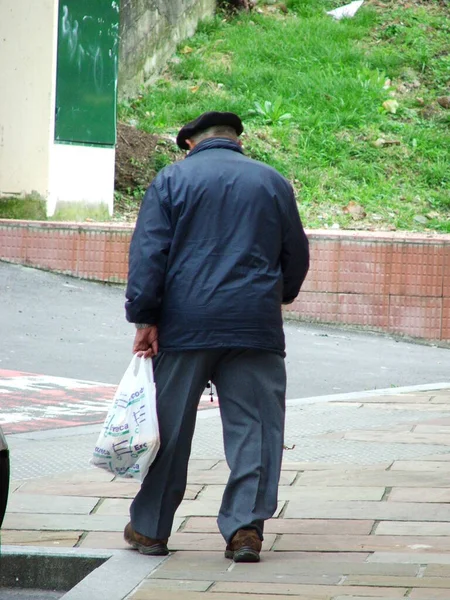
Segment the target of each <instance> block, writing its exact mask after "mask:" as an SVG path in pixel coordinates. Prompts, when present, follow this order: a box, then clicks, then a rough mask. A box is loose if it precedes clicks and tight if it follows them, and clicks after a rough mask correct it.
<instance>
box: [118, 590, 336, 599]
mask: <svg viewBox="0 0 450 600" xmlns="http://www.w3.org/2000/svg"><path fill="white" fill-rule="evenodd" d="M245 599H246V600H292V596H276V597H274V596H272V595H270V596H267V595H265V594H257V595H254V594H248V595H246V596H245ZM127 600H238V599H237V598H236V594H233V593H231V594H223V593H216V594H208V593H206V594H205V593H204V592H193V591H188V590H186V591H184V590H179V589H178V590H177V589H174V590H162V589H144V590H142V591H140V590H139V589H138V590H137V591H135V592H132V593H131V594H130V595H129V596H127ZM297 600H330V598H329V597H327V596H321V597H313V596H311V597H308V598H297Z"/></svg>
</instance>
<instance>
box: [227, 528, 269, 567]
mask: <svg viewBox="0 0 450 600" xmlns="http://www.w3.org/2000/svg"><path fill="white" fill-rule="evenodd" d="M261 546H262V542H261V539H260V537H259V535H258V533H257V532H256V530H255V529H239V530H238V531H237V532H236V533H235V534H234V536H233V539H232V540H231V542H230V543H229V544H228V545H227V548H226V550H225V558H231V559H233V560H234V562H259V553H260V552H261Z"/></svg>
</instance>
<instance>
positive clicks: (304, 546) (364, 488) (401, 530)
mask: <svg viewBox="0 0 450 600" xmlns="http://www.w3.org/2000/svg"><path fill="white" fill-rule="evenodd" d="M429 387H430V391H426V390H422V391H409V392H403V393H401V392H400V393H399V392H397V393H396V392H392V393H391V394H378V395H376V394H372V395H371V394H361V395H360V397H357V395H355V394H349V395H347V396H343V397H340V398H339V399H338V400H337V401H334V402H326V401H323V400H324V399H323V398H322V399H320V398H319V399H316V401H314V402H313V401H311V402H310V403H301V402H292V403H291V405H290V406H289V407H288V413H287V424H286V433H287V435H286V441H287V443H288V444H295V448H294V449H293V450H287V451H286V453H285V462H284V465H283V473H282V477H281V481H280V488H279V506H278V510H277V513H276V514H275V516H274V518H273V519H271V520H270V521H269V522H268V523H267V529H266V539H265V542H264V549H263V550H264V551H263V555H262V562H261V564H260V565H243V564H240V565H234V564H232V563H230V561H227V560H225V559H224V557H223V549H224V542H223V540H222V539H221V536H220V535H219V533H218V530H217V526H216V523H215V516H216V514H217V510H218V507H219V502H220V497H221V494H222V491H223V488H224V484H225V482H226V479H227V474H228V470H227V467H226V464H225V462H224V460H223V453H222V450H221V440H220V421H219V417H218V415H217V414H216V413H215V411H206V412H205V413H200V415H199V420H198V427H197V433H196V441H195V444H194V453H193V458H192V460H191V465H190V472H189V484H188V490H187V494H186V497H185V500H184V501H183V503H182V504H181V506H180V508H179V511H178V513H177V516H176V519H175V525H174V531H173V535H172V537H171V539H170V543H169V545H170V548H171V550H173V551H174V552H173V554H171V556H170V557H169V558H168V559H167V560H161V561H159V560H156V561H155V559H148V557H141V556H139V555H137V554H136V553H135V552H134V551H132V550H128V549H127V548H126V545H125V544H124V542H123V539H122V529H123V526H124V525H125V523H126V522H127V520H128V507H129V504H130V501H131V498H132V497H133V496H134V494H135V493H136V491H137V489H138V484H137V483H136V482H134V481H129V480H118V481H114V480H113V478H112V477H111V476H110V475H109V474H108V473H105V472H102V471H99V470H94V469H88V468H83V469H81V468H80V467H81V464H78V471H76V472H71V473H68V472H64V473H62V472H59V473H58V474H54V475H51V474H47V475H46V476H40V477H39V476H33V474H31V475H30V474H29V473H28V475H27V478H26V479H25V478H22V479H21V477H24V475H23V473H22V471H21V468H23V467H22V465H21V464H18V463H24V462H26V457H27V456H28V457H33V455H35V454H36V453H37V454H38V455H39V452H41V453H44V455H45V453H46V452H47V454H48V453H50V455H52V456H56V455H57V456H59V457H60V456H61V455H62V453H63V449H64V448H66V449H67V448H69V447H72V445H73V448H75V447H78V448H80V447H83V448H84V449H83V452H85V454H86V455H88V454H89V453H90V450H91V448H92V440H94V441H95V437H96V432H93V431H84V434H83V435H81V436H79V437H78V436H77V435H72V436H70V437H69V438H68V437H66V436H65V435H64V432H61V431H60V432H54V433H50V432H38V433H36V434H24V435H21V436H12V437H13V439H12V440H11V442H12V443H11V447H12V454H13V463H14V465H13V466H14V471H15V474H16V475H15V479H14V481H13V485H12V495H11V500H10V504H9V508H8V513H7V517H6V520H5V524H4V531H3V536H2V543H3V544H4V545H6V546H18V545H19V546H33V547H41V548H49V547H50V548H57V549H60V551H61V549H63V548H67V549H68V548H76V550H75V552H78V553H79V552H83V551H84V552H92V551H94V552H95V551H98V552H104V551H105V549H106V550H108V551H109V552H111V553H113V554H114V553H115V552H122V553H123V554H121V555H120V556H122V557H126V562H127V564H134V565H135V567H136V569H142V571H139V573H141V575H140V576H139V577H140V579H139V581H138V582H137V583H136V580H135V579H132V578H130V580H129V587H128V589H127V590H126V591H124V588H123V586H122V587H121V588H120V590H119V587H117V589H116V590H115V591H114V590H111V591H108V595H107V597H108V600H119V599H120V600H122V599H125V598H127V599H129V600H238V599H239V600H240V599H241V598H243V597H245V598H246V600H288V599H291V598H293V597H295V598H297V599H300V600H350V599H352V600H362V599H363V598H366V599H368V598H371V599H372V600H374V599H375V600H377V599H378V600H394V599H397V598H410V599H412V600H449V598H450V477H449V475H450V384H446V386H444V387H443V386H437V388H438V389H433V386H429ZM434 387H435V388H436V386H434ZM68 431H70V430H68ZM72 432H73V430H72ZM44 434H45V435H44ZM80 441H81V444H80ZM79 458H80V457H79ZM83 460H84V458H83ZM84 464H85V463H84ZM74 466H75V463H74ZM65 468H66V469H67V465H66V467H65ZM142 559H144V562H143V560H142ZM111 560H113V559H111ZM117 560H118V559H117ZM121 560H125V559H124V558H122V559H121ZM145 560H147V561H148V562H145ZM130 561H131V562H130ZM98 571H100V569H98ZM97 577H98V576H97ZM95 578H96V572H95V571H94V572H93V574H92V575H91V576H89V577H87V579H86V580H84V582H82V583H80V584H79V586H77V587H76V588H74V590H73V591H72V592H69V593H68V594H67V598H68V600H70V599H71V598H73V599H75V598H76V599H77V600H80V599H81V600H84V599H86V600H97V599H98V600H100V599H101V598H103V597H106V596H104V595H103V594H102V593H100V595H98V594H99V592H98V588H95V585H96V584H95V581H96V579H95ZM125 579H126V578H125ZM124 583H126V580H125V581H124ZM97 584H98V582H97ZM90 585H91V586H94V587H91V588H90V587H89V586H90ZM104 585H107V584H106V583H105V584H104ZM77 588H78V590H77ZM106 589H107V588H105V590H106ZM93 590H97V591H93ZM105 593H106V592H105ZM89 594H90V595H89ZM96 594H97V595H96ZM244 594H245V596H244Z"/></svg>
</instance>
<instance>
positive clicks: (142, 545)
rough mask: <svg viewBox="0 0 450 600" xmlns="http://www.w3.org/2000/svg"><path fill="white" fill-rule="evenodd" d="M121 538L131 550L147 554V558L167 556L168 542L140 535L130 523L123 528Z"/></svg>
mask: <svg viewBox="0 0 450 600" xmlns="http://www.w3.org/2000/svg"><path fill="white" fill-rule="evenodd" d="M123 537H124V538H125V541H126V542H127V543H128V544H130V546H131V547H132V548H134V549H135V550H137V551H138V552H140V553H141V554H147V555H148V556H167V554H169V550H168V549H167V542H168V540H153V539H152V538H149V537H147V536H146V535H142V534H141V533H138V532H137V531H135V530H134V529H133V527H132V526H131V523H128V525H126V526H125V529H124V530H123Z"/></svg>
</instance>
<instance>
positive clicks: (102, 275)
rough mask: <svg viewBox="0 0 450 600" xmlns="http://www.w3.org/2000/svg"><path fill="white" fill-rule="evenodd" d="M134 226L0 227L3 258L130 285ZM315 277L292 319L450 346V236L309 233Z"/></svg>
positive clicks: (309, 280) (294, 306)
mask: <svg viewBox="0 0 450 600" xmlns="http://www.w3.org/2000/svg"><path fill="white" fill-rule="evenodd" d="M131 233H132V228H131V227H129V226H128V225H109V224H99V223H96V224H83V225H79V224H73V223H48V222H42V223H41V222H37V221H11V220H0V259H1V260H5V261H10V262H16V263H20V264H24V265H30V266H33V267H38V268H42V269H48V270H51V271H56V272H59V273H67V274H71V275H75V276H76V277H83V278H86V279H96V280H99V281H114V282H125V280H126V274H127V260H128V246H129V243H130V238H131ZM308 235H309V239H310V242H311V271H310V273H309V275H308V277H307V279H306V282H305V284H304V287H303V290H302V292H301V293H300V295H299V297H298V299H297V300H296V301H295V302H294V304H292V305H291V306H289V307H288V314H290V315H292V316H298V317H300V318H307V319H308V320H317V321H322V322H328V323H346V324H351V325H361V326H365V327H368V328H371V329H380V330H384V331H390V332H394V333H400V334H406V335H410V336H415V337H419V338H426V339H431V340H443V341H450V235H429V236H425V235H418V234H402V233H398V232H395V233H370V232H364V233H363V232H344V231H309V232H308Z"/></svg>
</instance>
